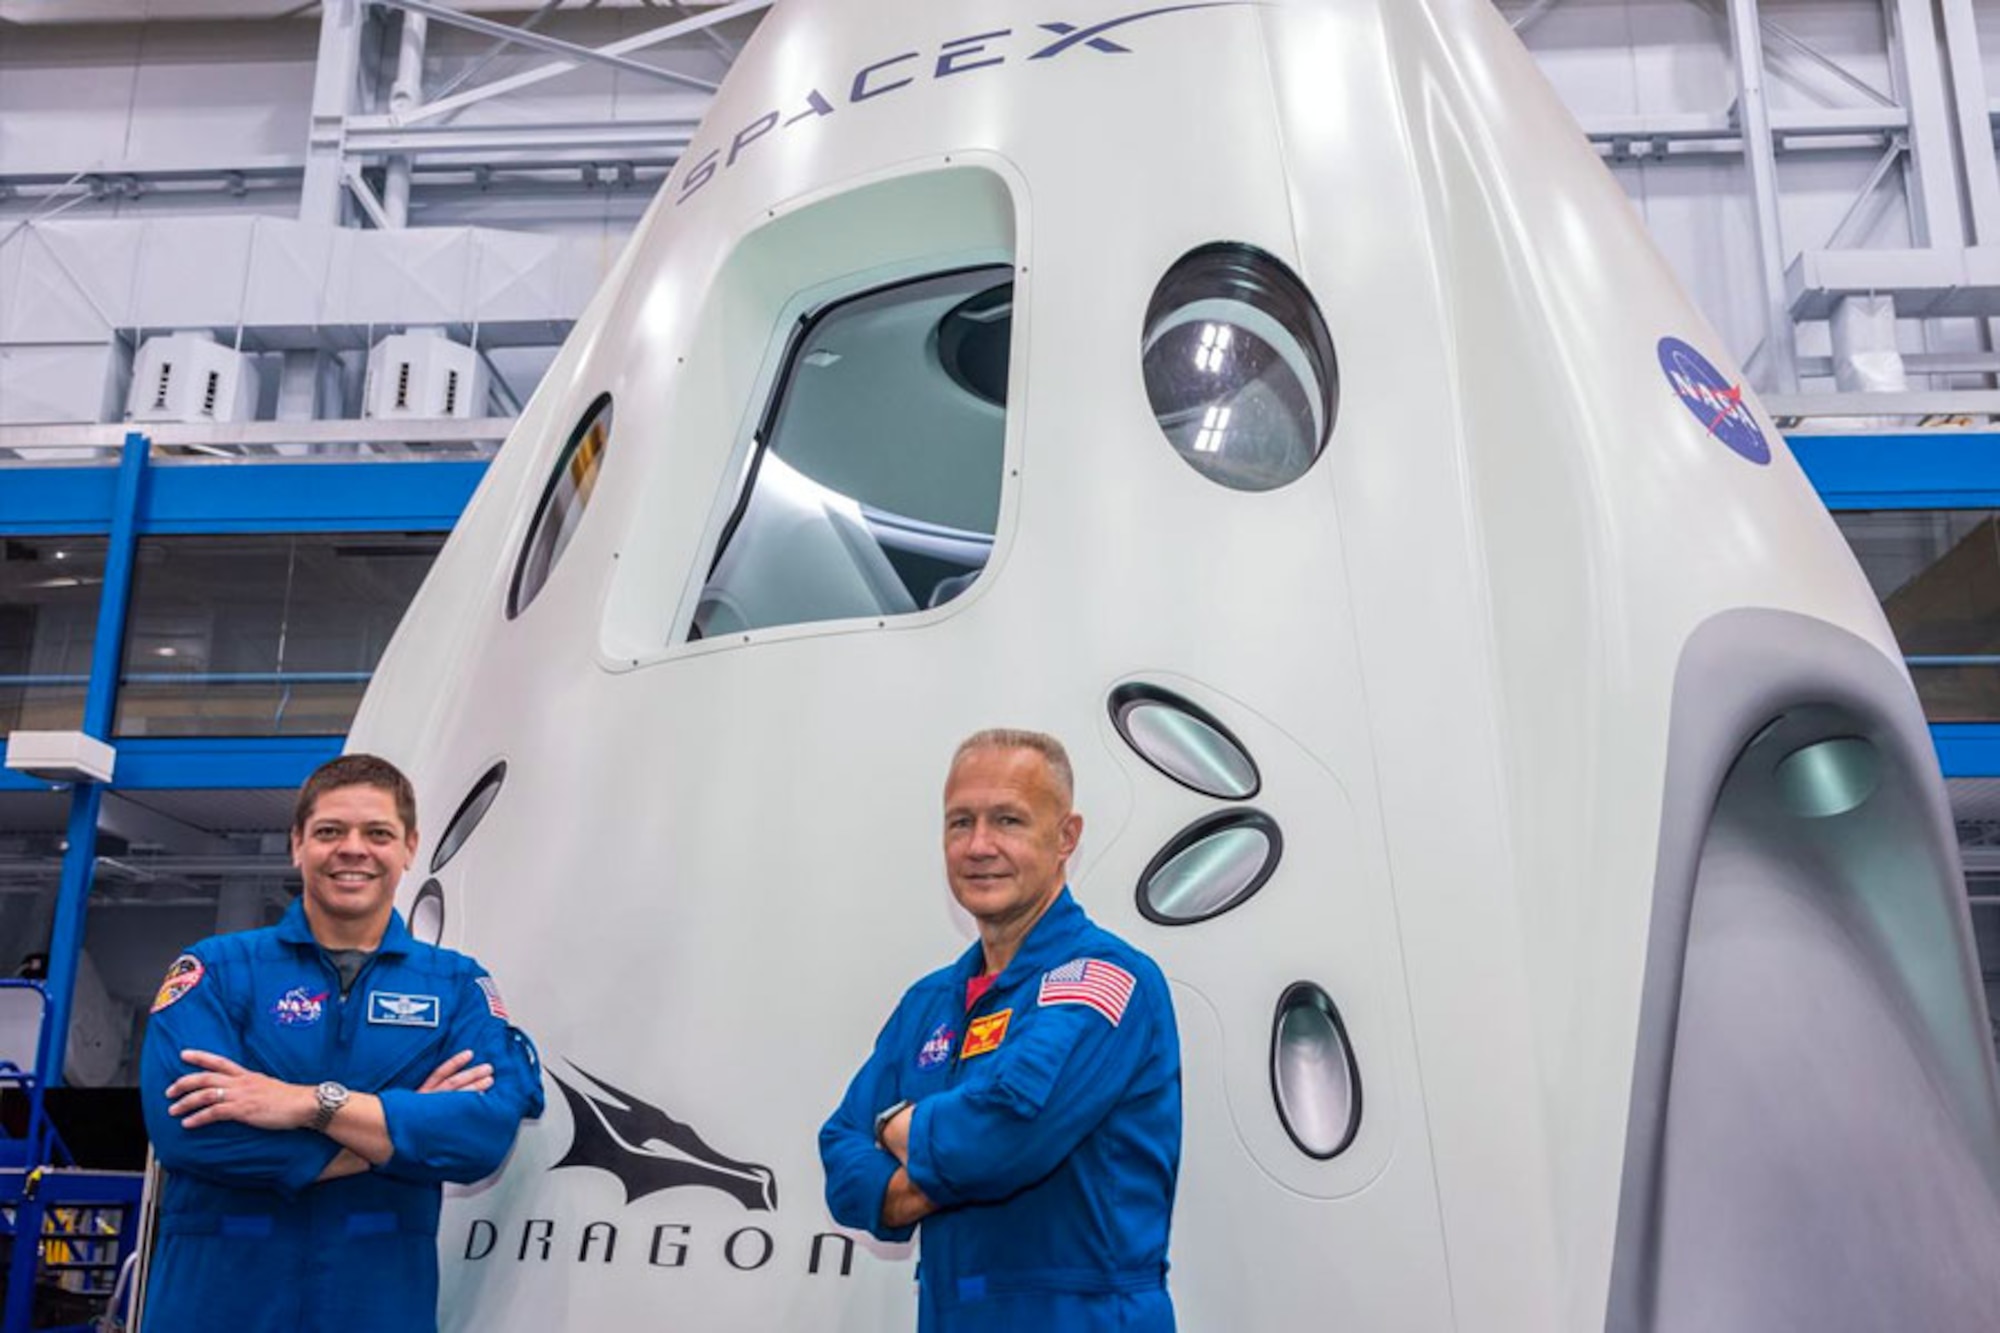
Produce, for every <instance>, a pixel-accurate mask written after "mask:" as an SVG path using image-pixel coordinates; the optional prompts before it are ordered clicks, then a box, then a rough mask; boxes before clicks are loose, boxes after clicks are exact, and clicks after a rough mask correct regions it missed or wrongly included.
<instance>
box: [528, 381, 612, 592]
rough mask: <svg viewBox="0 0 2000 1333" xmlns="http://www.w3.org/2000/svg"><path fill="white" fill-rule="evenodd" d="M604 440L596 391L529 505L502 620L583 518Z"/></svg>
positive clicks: (607, 429)
mask: <svg viewBox="0 0 2000 1333" xmlns="http://www.w3.org/2000/svg"><path fill="white" fill-rule="evenodd" d="M610 441H611V395H610V394H608V393H607V394H599V395H598V398H597V401H596V402H594V403H592V404H591V405H590V410H589V411H587V412H585V413H584V414H583V419H582V420H581V421H579V422H577V424H576V429H575V430H573V431H571V432H570V437H569V443H567V444H565V445H564V446H563V451H562V454H561V455H560V456H559V457H558V458H557V459H556V466H555V471H554V472H553V473H551V474H550V476H549V484H548V487H547V488H546V489H545V490H543V492H542V499H541V503H540V504H538V505H536V506H535V521H534V522H533V523H531V524H529V525H528V540H527V541H526V542H524V543H523V544H522V546H521V559H520V563H519V564H517V565H516V566H515V567H514V581H513V583H512V585H510V586H509V588H508V590H507V617H508V619H510V620H511V619H513V618H514V617H515V616H518V615H520V614H521V612H523V611H525V610H527V609H528V603H530V602H532V601H534V600H535V595H536V594H537V593H539V592H540V591H541V590H542V585H543V584H544V583H546V582H548V578H549V571H551V570H553V569H554V568H555V567H556V561H558V560H560V559H562V553H563V550H564V548H565V547H567V546H568V545H569V541H570V538H571V537H573V536H575V535H576V529H577V524H579V523H580V522H582V521H583V511H584V509H585V508H586V507H588V506H589V504H590V497H591V495H592V493H593V492H594V491H595V490H596V489H597V474H598V471H599V469H601V468H602V467H603V466H604V450H605V447H606V445H608V444H609V443H610Z"/></svg>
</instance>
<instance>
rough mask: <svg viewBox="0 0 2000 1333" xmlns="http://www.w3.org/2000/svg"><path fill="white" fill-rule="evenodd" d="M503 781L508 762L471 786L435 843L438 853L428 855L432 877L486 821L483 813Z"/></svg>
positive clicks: (485, 773)
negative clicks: (482, 822)
mask: <svg viewBox="0 0 2000 1333" xmlns="http://www.w3.org/2000/svg"><path fill="white" fill-rule="evenodd" d="M506 780H507V761H506V760H504V759H503V760H501V761H500V762H499V763H497V764H495V765H493V767H491V768H489V769H487V770H486V772H484V773H483V774H481V775H480V778H479V781H477V782H475V783H473V784H472V790H471V791H469V792H467V793H466V796H465V799H464V800H462V801H460V802H459V803H458V809H457V811H456V812H455V813H453V815H452V817H451V822H450V823H448V824H446V825H445V826H444V836H443V837H441V838H439V839H438V845H437V850H436V851H434V852H432V853H431V873H432V874H433V875H435V874H436V873H437V872H438V871H440V870H442V869H444V865H445V862H447V861H449V860H451V858H452V857H454V856H456V855H458V849H459V848H461V847H463V846H465V840H466V839H467V838H469V837H471V836H472V830H474V829H476V828H478V827H479V821H480V820H482V819H484V818H486V812H487V811H488V810H490V809H492V808H493V802H494V799H495V798H496V797H498V796H499V795H500V784H501V783H502V782H505V781H506Z"/></svg>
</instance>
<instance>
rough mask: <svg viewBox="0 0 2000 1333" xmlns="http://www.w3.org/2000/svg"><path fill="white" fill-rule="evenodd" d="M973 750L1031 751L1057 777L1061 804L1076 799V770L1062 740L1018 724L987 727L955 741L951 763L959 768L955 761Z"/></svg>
mask: <svg viewBox="0 0 2000 1333" xmlns="http://www.w3.org/2000/svg"><path fill="white" fill-rule="evenodd" d="M974 750H1033V751H1034V752H1035V753H1036V754H1038V755H1040V756H1041V757H1042V760H1043V762H1044V763H1046V764H1047V765H1048V766H1049V773H1050V775H1051V776H1053V777H1054V778H1055V780H1056V789H1057V790H1058V791H1060V792H1061V793H1062V798H1063V804H1064V805H1068V804H1070V803H1071V802H1072V801H1074V800H1075V799H1076V770H1074V769H1072V768H1071V767H1070V764H1069V751H1068V750H1065V749H1064V748H1063V743H1062V742H1061V741H1059V740H1057V739H1056V738H1055V737H1053V736H1051V735H1049V734H1048V733H1047V732H1046V731H1025V730H1022V729H1021V728H1018V727H988V728H987V729H986V730H984V731H975V732H973V733H972V734H971V735H970V736H967V737H966V738H965V739H964V740H962V741H960V742H959V743H958V748H957V749H956V750H953V751H952V753H951V766H952V767H953V768H957V767H958V761H959V760H961V759H963V758H965V756H966V755H967V754H969V753H971V752H972V751H974Z"/></svg>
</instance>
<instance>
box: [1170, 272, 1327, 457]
mask: <svg viewBox="0 0 2000 1333" xmlns="http://www.w3.org/2000/svg"><path fill="white" fill-rule="evenodd" d="M1140 361H1141V366H1142V368H1143V370H1144V372H1145V379H1146V397H1147V399H1148V400H1150V402H1151V403H1152V406H1153V416H1154V419H1155V420H1157V421H1158V422H1159V423H1160V429H1161V430H1163V431H1165V432H1166V435H1167V440H1168V442H1169V443H1171V444H1172V445H1173V447H1174V449H1175V451H1176V452H1177V453H1179V454H1180V456H1181V457H1182V458H1183V459H1185V460H1187V463H1188V465H1189V466H1191V467H1193V468H1194V470H1195V471H1197V472H1199V473H1201V474H1202V475H1203V476H1204V477H1207V478H1208V479H1209V480H1210V481H1213V482H1217V483H1218V484H1220V485H1223V486H1227V487H1229V488H1230V489H1232V490H1238V491H1268V490H1273V489H1275V488H1276V487H1279V486H1283V485H1285V484H1286V483H1287V482H1291V481H1296V480H1297V479H1298V478H1299V477H1301V476H1303V475H1304V474H1305V472H1306V470H1307V469H1308V468H1310V467H1311V466H1312V465H1313V462H1314V460H1316V459H1317V458H1318V457H1319V455H1320V451H1321V450H1322V449H1324V448H1325V447H1326V441H1327V437H1328V435H1329V434H1331V432H1332V430H1333V419H1334V415H1335V413H1336V411H1337V410H1338V408H1339V403H1340V372H1339V369H1338V367H1337V366H1336V364H1335V361H1334V355H1333V339H1332V337H1331V335H1329V334H1328V333H1327V329H1326V321H1325V320H1324V319H1322V318H1321V317H1320V313H1319V307H1318V306H1317V305H1315V304H1314V303H1313V299H1312V295H1311V294H1310V293H1309V292H1307V291H1306V289H1305V285H1304V284H1303V283H1301V282H1300V281H1299V280H1298V278H1296V277H1294V276H1293V274H1292V272H1291V270H1290V269H1288V268H1286V267H1285V266H1284V265H1283V264H1281V263H1279V262H1278V261H1277V260H1276V259H1274V258H1272V257H1271V256H1270V255H1267V254H1265V253H1264V252H1263V251H1261V250H1257V249H1254V248H1252V247H1250V246H1247V245H1239V244H1218V245H1205V246H1202V247H1201V248H1200V249H1198V250H1194V251H1191V252H1190V253H1188V254H1187V255H1185V256H1183V257H1182V258H1181V260H1180V262H1178V263H1176V264H1175V265H1174V266H1173V267H1172V268H1171V269H1169V270H1168V271H1167V275H1166V277H1164V278H1162V279H1161V280H1160V285H1159V286H1158V287H1157V288H1156V289H1155V290H1154V292H1153V300H1152V303H1151V304H1150V305H1149V306H1148V307H1147V308H1146V331H1145V336H1144V338H1143V339H1142V340H1141V342H1140Z"/></svg>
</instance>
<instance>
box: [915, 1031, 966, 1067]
mask: <svg viewBox="0 0 2000 1333" xmlns="http://www.w3.org/2000/svg"><path fill="white" fill-rule="evenodd" d="M956 1040H958V1034H957V1033H956V1032H954V1031H952V1029H951V1024H949V1023H940V1024H938V1025H937V1026H936V1027H935V1028H933V1029H932V1030H931V1035H930V1036H928V1037H926V1038H924V1044H923V1045H922V1046H920V1047H919V1048H918V1049H917V1068H918V1069H919V1070H922V1071H923V1072H924V1073H929V1072H930V1071H931V1070H933V1069H937V1068H939V1067H941V1066H942V1065H943V1064H944V1063H945V1062H946V1061H947V1060H950V1059H951V1044H952V1043H953V1042H954V1041H956Z"/></svg>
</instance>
